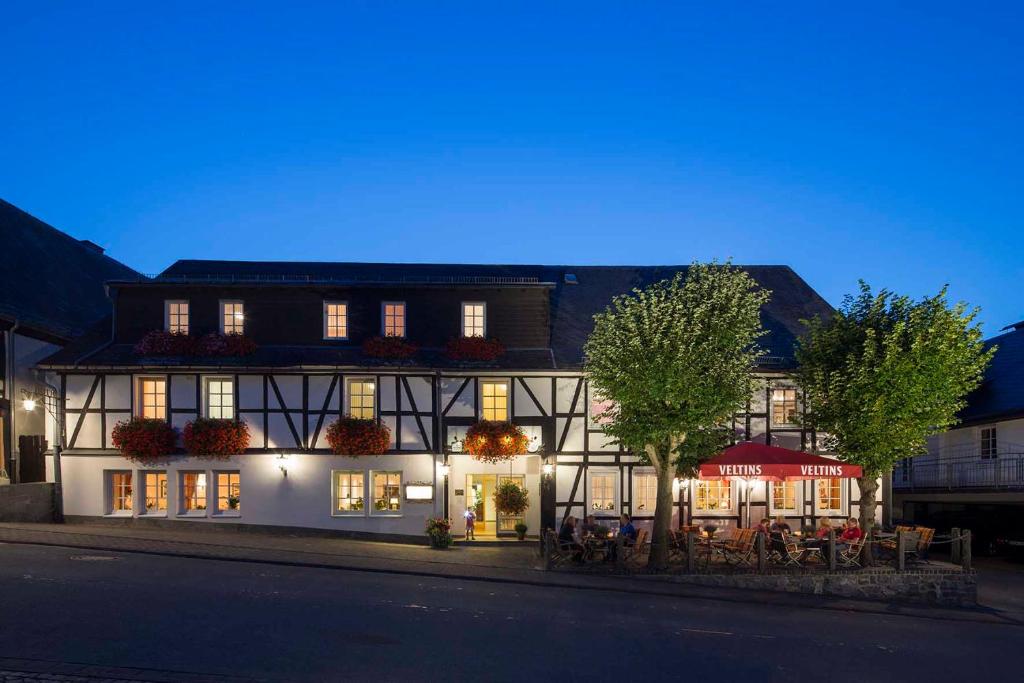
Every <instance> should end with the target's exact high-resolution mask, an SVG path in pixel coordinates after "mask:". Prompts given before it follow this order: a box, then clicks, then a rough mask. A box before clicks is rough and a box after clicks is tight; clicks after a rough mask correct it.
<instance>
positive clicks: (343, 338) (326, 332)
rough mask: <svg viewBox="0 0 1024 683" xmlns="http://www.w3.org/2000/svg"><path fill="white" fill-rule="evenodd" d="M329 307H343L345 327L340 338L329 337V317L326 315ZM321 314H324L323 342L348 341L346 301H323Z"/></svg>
mask: <svg viewBox="0 0 1024 683" xmlns="http://www.w3.org/2000/svg"><path fill="white" fill-rule="evenodd" d="M330 306H344V307H345V315H344V318H345V325H344V327H345V334H344V335H343V336H340V337H332V336H330V329H331V326H330V324H329V320H330V317H329V314H328V309H329V307H330ZM323 313H324V341H348V338H349V324H348V301H342V300H338V299H324V308H323Z"/></svg>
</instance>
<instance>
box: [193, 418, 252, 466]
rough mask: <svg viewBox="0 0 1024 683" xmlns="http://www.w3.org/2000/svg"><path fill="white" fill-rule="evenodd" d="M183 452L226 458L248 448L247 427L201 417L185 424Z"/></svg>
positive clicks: (242, 424) (240, 422)
mask: <svg viewBox="0 0 1024 683" xmlns="http://www.w3.org/2000/svg"><path fill="white" fill-rule="evenodd" d="M182 437H183V441H184V442H185V450H186V451H188V452H189V453H191V454H192V455H204V456H211V457H215V458H227V457H229V456H232V455H238V454H240V453H245V450H246V449H247V448H249V425H247V424H246V423H245V422H242V421H235V420H217V419H212V418H206V417H201V418H199V419H196V420H193V421H191V422H188V423H186V424H185V431H184V433H183V435H182Z"/></svg>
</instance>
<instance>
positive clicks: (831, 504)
mask: <svg viewBox="0 0 1024 683" xmlns="http://www.w3.org/2000/svg"><path fill="white" fill-rule="evenodd" d="M842 509H843V481H842V479H819V480H818V510H824V511H826V512H837V511H840V510H842Z"/></svg>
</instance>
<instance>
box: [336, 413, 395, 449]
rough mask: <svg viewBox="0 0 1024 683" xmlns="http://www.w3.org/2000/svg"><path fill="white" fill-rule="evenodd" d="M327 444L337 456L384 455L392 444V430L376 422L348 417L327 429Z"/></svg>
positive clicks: (339, 419) (342, 418) (340, 419)
mask: <svg viewBox="0 0 1024 683" xmlns="http://www.w3.org/2000/svg"><path fill="white" fill-rule="evenodd" d="M327 443H328V444H329V445H330V447H331V451H333V452H334V454H335V455H383V454H384V453H387V451H388V446H389V445H390V444H391V430H390V429H388V427H387V425H383V424H380V423H378V422H376V421H375V420H360V419H358V418H355V417H349V416H347V415H346V416H344V417H340V418H338V419H337V420H335V421H334V422H332V423H331V424H330V426H328V427H327Z"/></svg>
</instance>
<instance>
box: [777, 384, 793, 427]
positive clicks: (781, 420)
mask: <svg viewBox="0 0 1024 683" xmlns="http://www.w3.org/2000/svg"><path fill="white" fill-rule="evenodd" d="M797 422H799V416H798V415H797V410H796V389H793V388H782V387H780V388H776V389H772V425H775V426H781V425H791V424H797Z"/></svg>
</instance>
